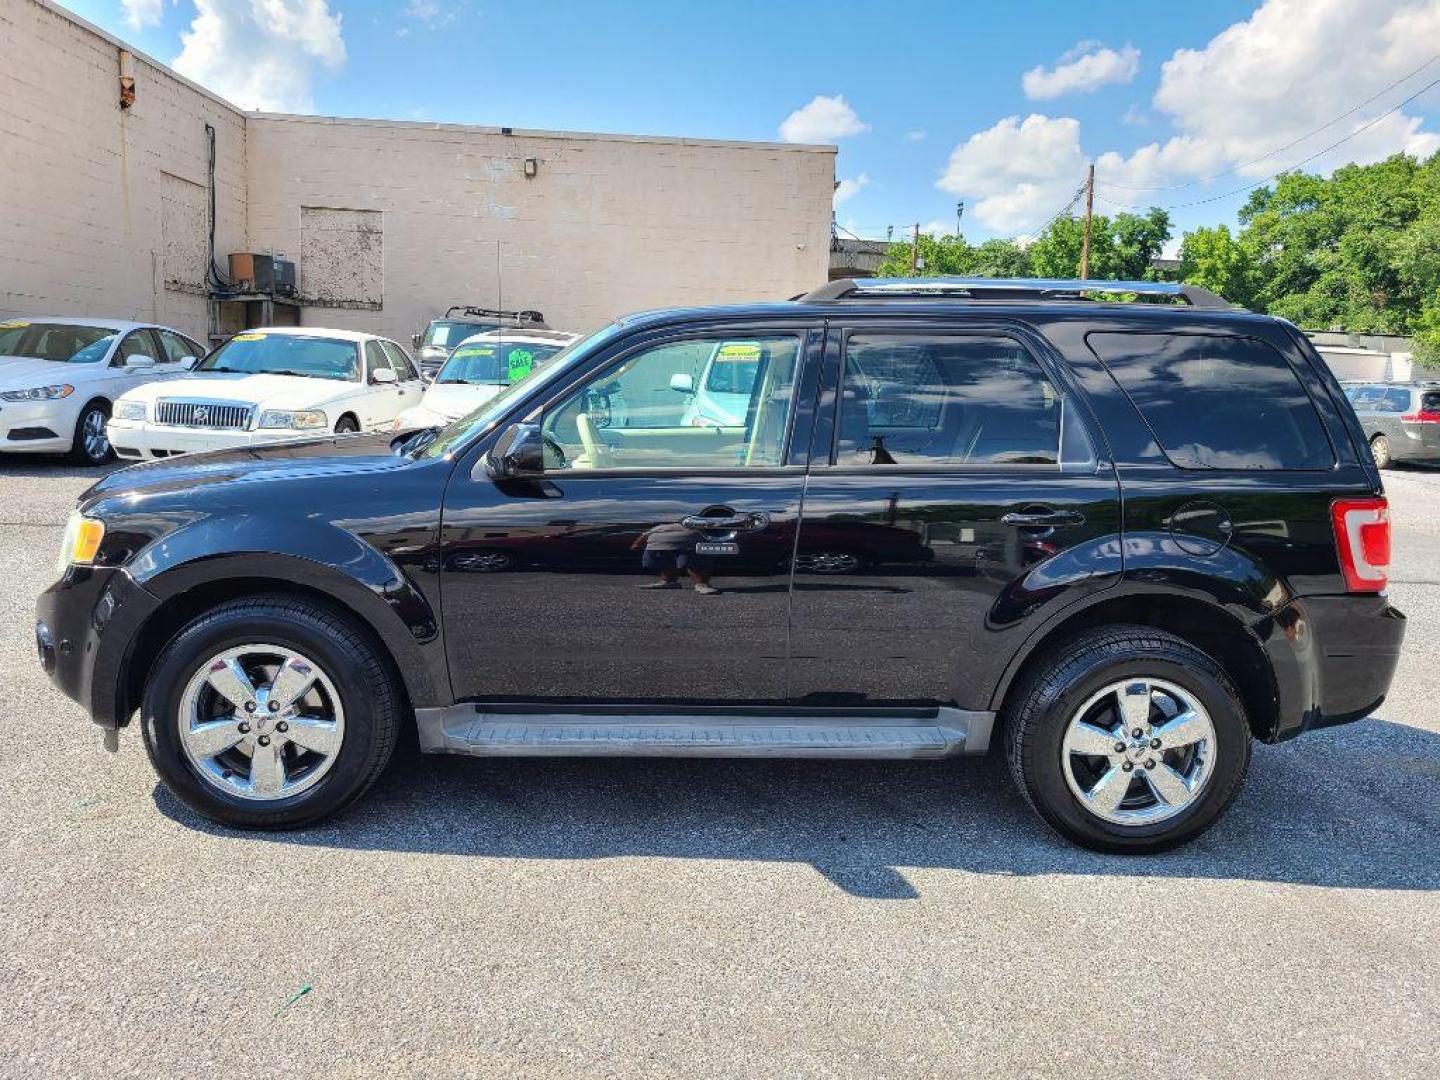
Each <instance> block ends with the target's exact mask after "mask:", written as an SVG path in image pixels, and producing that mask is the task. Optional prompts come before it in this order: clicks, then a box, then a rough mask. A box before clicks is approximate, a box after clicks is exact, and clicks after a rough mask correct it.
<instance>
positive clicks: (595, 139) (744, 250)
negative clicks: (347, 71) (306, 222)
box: [247, 115, 835, 341]
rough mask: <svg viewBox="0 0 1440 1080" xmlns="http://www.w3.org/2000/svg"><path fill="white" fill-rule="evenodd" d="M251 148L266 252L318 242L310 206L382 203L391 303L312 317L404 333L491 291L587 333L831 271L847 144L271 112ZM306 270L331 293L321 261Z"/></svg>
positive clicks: (255, 216)
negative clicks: (841, 154)
mask: <svg viewBox="0 0 1440 1080" xmlns="http://www.w3.org/2000/svg"><path fill="white" fill-rule="evenodd" d="M527 158H533V159H535V162H536V166H535V176H534V177H533V178H532V177H527V176H526V175H525V161H526V159H527ZM247 163H248V168H249V197H250V238H251V241H252V242H253V243H255V244H257V245H258V248H257V250H262V251H265V250H269V249H271V248H274V249H276V250H279V251H284V252H286V253H287V254H289V253H294V252H298V251H300V250H301V242H300V223H301V218H302V208H314V207H329V208H335V209H347V210H368V211H378V212H379V213H380V215H381V219H382V223H383V224H382V230H383V265H384V306H383V309H382V310H380V311H362V310H346V309H307V310H306V312H305V315H304V321H305V322H307V323H310V324H316V325H318V324H320V323H322V322H324V323H327V324H330V325H336V326H343V327H347V328H352V329H365V330H375V331H378V332H381V333H385V334H387V335H389V336H391V337H394V338H396V339H397V340H402V341H404V340H408V336H409V335H410V334H411V333H413V332H414V331H416V330H418V329H419V328H420V327H421V326H422V325H423V324H424V322H425V321H426V320H427V319H429V318H431V317H432V316H433V315H436V314H439V313H440V312H442V311H443V310H444V309H445V308H446V307H447V306H449V305H450V304H456V303H476V304H481V305H483V306H487V307H489V306H496V305H497V304H503V306H505V307H525V308H538V309H539V310H541V311H543V312H544V313H545V315H546V318H547V320H548V321H549V322H550V324H551V325H552V326H555V327H557V328H564V329H573V330H585V329H590V328H593V327H596V326H598V325H600V324H601V323H603V322H604V321H606V320H608V319H610V318H613V317H614V316H616V315H620V314H624V313H626V312H629V311H634V310H637V309H640V308H650V307H661V306H668V305H673V304H715V303H728V302H735V301H742V300H753V299H783V298H785V297H787V296H793V295H794V294H795V293H797V292H800V291H803V290H804V289H807V288H812V287H814V286H816V285H819V284H821V283H823V282H824V281H825V280H826V277H827V273H828V265H829V220H830V196H831V189H832V187H833V178H834V167H835V166H834V150H833V149H832V148H829V147H794V146H779V145H773V144H764V143H736V142H718V141H705V140H680V139H655V138H644V137H635V136H623V135H595V134H573V133H564V134H562V133H546V132H529V131H516V132H514V133H513V134H510V135H506V134H503V133H502V132H501V131H500V129H498V128H477V127H462V126H457V125H437V124H417V123H402V122H394V121H375V120H341V119H333V118H326V117H313V116H304V117H302V116H269V115H258V116H251V117H250V120H249V126H248V156H247ZM497 245H498V247H497ZM300 283H301V291H302V292H303V293H305V294H307V295H320V294H321V293H322V290H321V289H320V288H317V287H316V286H317V285H318V284H319V283H317V282H314V281H313V280H312V281H310V282H309V283H307V279H306V267H305V266H303V265H302V266H301V267H300Z"/></svg>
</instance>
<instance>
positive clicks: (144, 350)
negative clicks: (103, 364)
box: [111, 330, 160, 367]
mask: <svg viewBox="0 0 1440 1080" xmlns="http://www.w3.org/2000/svg"><path fill="white" fill-rule="evenodd" d="M132 356H148V357H149V358H150V359H151V360H154V361H155V362H156V363H157V364H158V363H159V362H160V356H159V354H158V353H157V352H156V351H155V339H154V338H153V337H151V336H150V331H149V330H132V331H130V333H128V334H126V335H125V339H124V340H123V341H121V342H120V348H118V349H116V350H115V359H114V360H113V361H111V363H112V364H114V365H115V366H117V367H118V366H119V365H122V364H124V363H125V361H126V360H128V359H129V358H130V357H132Z"/></svg>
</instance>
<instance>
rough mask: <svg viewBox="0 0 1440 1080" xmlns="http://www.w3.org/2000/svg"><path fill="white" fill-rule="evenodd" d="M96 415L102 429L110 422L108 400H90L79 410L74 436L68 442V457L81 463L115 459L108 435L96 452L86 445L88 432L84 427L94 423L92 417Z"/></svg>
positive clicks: (87, 463) (97, 463) (100, 463)
mask: <svg viewBox="0 0 1440 1080" xmlns="http://www.w3.org/2000/svg"><path fill="white" fill-rule="evenodd" d="M96 415H98V416H99V417H100V421H99V423H100V427H101V429H102V430H103V429H104V426H105V425H106V424H108V423H109V422H110V403H109V402H108V401H91V402H89V403H88V404H86V406H85V407H84V408H83V409H81V410H80V415H79V417H78V418H77V419H76V420H75V436H74V439H73V440H72V442H71V443H70V458H71V460H73V461H75V462H78V463H79V464H81V465H106V464H108V463H110V462H111V461H113V460H115V448H114V447H113V446H111V445H110V439H109V436H108V435H107V436H106V438H105V440H104V446H103V448H102V449H100V450H99V452H98V453H95V452H93V451H92V449H90V448H87V447H86V439H87V434H88V432H87V431H86V428H87V426H89V425H91V424H94V423H95V420H94V419H92V418H93V417H95V416H96Z"/></svg>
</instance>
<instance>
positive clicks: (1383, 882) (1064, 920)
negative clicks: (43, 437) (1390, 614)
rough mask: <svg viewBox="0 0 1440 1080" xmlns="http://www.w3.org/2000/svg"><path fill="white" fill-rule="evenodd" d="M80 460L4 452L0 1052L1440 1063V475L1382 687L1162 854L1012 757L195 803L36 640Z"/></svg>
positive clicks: (1066, 1063)
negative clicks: (1115, 838) (234, 827)
mask: <svg viewBox="0 0 1440 1080" xmlns="http://www.w3.org/2000/svg"><path fill="white" fill-rule="evenodd" d="M92 475H93V474H87V473H86V472H84V471H82V470H75V469H71V468H68V467H65V466H63V465H56V464H51V463H35V464H22V465H15V464H4V465H0V560H3V565H4V567H5V571H4V573H5V581H6V588H5V590H4V592H3V596H0V665H3V667H4V669H5V671H6V672H7V676H6V679H5V687H6V693H5V695H4V697H3V699H0V807H3V809H4V824H5V828H4V832H3V838H0V844H3V850H4V853H5V856H4V860H3V863H4V865H3V873H0V993H3V996H4V1000H5V1003H6V1004H5V1008H4V1011H3V1015H0V1074H3V1075H9V1076H19V1075H39V1074H48V1075H64V1076H91V1075H95V1076H99V1075H107V1076H113V1075H121V1076H128V1075H143V1076H156V1075H194V1074H198V1073H201V1072H207V1071H209V1072H213V1073H214V1074H215V1075H224V1076H252V1075H254V1076H265V1075H272V1074H276V1073H282V1072H285V1073H288V1072H301V1071H304V1072H306V1073H310V1074H314V1075H326V1076H328V1075H341V1076H348V1075H426V1076H446V1075H476V1076H481V1075H494V1074H518V1075H532V1076H544V1077H556V1076H567V1075H586V1076H592V1075H621V1074H639V1073H645V1074H658V1075H684V1076H702V1075H706V1076H708V1075H715V1076H744V1077H749V1076H815V1075H818V1076H876V1075H881V1074H903V1075H942V1074H944V1075H965V1076H1016V1075H1022V1076H1031V1077H1060V1076H1064V1077H1067V1078H1073V1077H1078V1076H1104V1077H1107V1078H1109V1080H1115V1078H1119V1077H1126V1076H1233V1075H1242V1074H1243V1075H1250V1076H1254V1075H1267V1076H1306V1077H1317V1076H1336V1077H1352V1076H1357V1075H1364V1076H1407V1077H1408V1076H1416V1077H1419V1076H1429V1077H1433V1076H1436V1075H1440V1051H1437V1044H1436V1039H1435V1033H1436V1028H1437V1021H1440V902H1437V897H1440V893H1437V890H1440V720H1437V718H1436V713H1435V710H1434V703H1435V702H1436V701H1437V699H1440V664H1437V663H1436V659H1437V657H1440V472H1437V473H1427V472H1420V471H1413V470H1410V471H1402V472H1392V473H1390V474H1388V476H1387V484H1388V487H1389V491H1390V496H1391V501H1392V508H1393V514H1394V519H1395V522H1396V530H1395V542H1396V567H1395V571H1394V573H1393V575H1392V580H1393V581H1394V583H1395V584H1394V587H1393V591H1394V594H1395V596H1396V600H1397V603H1398V604H1399V606H1400V607H1401V608H1402V609H1403V610H1404V611H1405V612H1406V614H1407V615H1408V616H1409V618H1410V624H1409V626H1410V628H1409V639H1408V641H1407V653H1406V656H1405V658H1404V659H1403V660H1402V664H1401V669H1400V674H1399V677H1398V680H1397V682H1396V684H1395V688H1394V694H1393V696H1392V698H1391V699H1390V701H1388V702H1387V703H1386V704H1385V706H1384V708H1383V709H1382V710H1381V712H1380V714H1379V715H1377V716H1376V717H1374V718H1372V719H1369V720H1366V721H1363V722H1361V723H1358V724H1354V725H1351V726H1349V727H1346V728H1342V729H1338V730H1335V731H1333V732H1328V733H1324V734H1320V735H1316V736H1314V737H1310V738H1305V739H1301V740H1299V741H1297V742H1294V743H1290V744H1288V745H1284V746H1278V747H1263V746H1262V747H1258V748H1257V752H1256V755H1255V759H1254V764H1253V766H1252V770H1251V775H1250V781H1249V784H1248V786H1247V789H1246V792H1245V793H1244V795H1243V796H1242V797H1241V799H1240V801H1239V802H1238V803H1237V805H1236V806H1235V807H1234V808H1233V809H1232V810H1231V812H1230V814H1229V815H1228V817H1227V818H1225V819H1224V820H1223V821H1222V823H1221V824H1220V825H1219V826H1218V827H1217V828H1215V829H1214V830H1212V831H1211V832H1210V833H1209V834H1207V836H1206V837H1204V838H1203V839H1202V840H1201V841H1200V842H1199V843H1196V844H1194V845H1192V846H1191V847H1189V848H1187V849H1185V850H1183V851H1180V852H1178V853H1175V854H1171V855H1167V856H1163V857H1159V858H1154V859H1147V860H1127V859H1122V858H1117V857H1106V856H1100V855H1093V854H1089V853H1085V852H1082V851H1079V850H1077V849H1075V848H1072V847H1069V846H1068V845H1066V844H1065V843H1063V842H1061V841H1060V840H1058V839H1056V838H1055V837H1053V836H1051V835H1050V834H1049V833H1048V832H1047V831H1046V830H1045V829H1044V828H1043V827H1042V826H1041V825H1040V824H1039V823H1038V821H1037V820H1036V819H1035V818H1033V817H1032V815H1031V814H1030V813H1029V811H1028V810H1027V809H1026V808H1025V807H1024V805H1023V804H1022V802H1021V801H1020V799H1019V797H1018V796H1017V795H1016V794H1015V792H1014V791H1013V789H1012V788H1011V786H1010V783H1009V781H1008V777H1007V776H1006V774H1005V772H1004V769H1003V766H1002V763H1001V762H1000V761H999V760H998V758H991V759H987V760H985V761H968V760H967V761H959V762H954V763H942V764H913V765H909V764H886V763H873V764H871V763H865V764H845V763H839V764H815V763H779V762H759V763H755V762H704V761H674V762H667V761H618V762H603V761H578V762H545V761H523V760H522V761H515V760H510V761H495V762H483V761H466V760H460V759H427V758H421V757H420V756H419V755H418V753H416V752H415V751H414V750H413V749H411V750H407V751H405V752H404V753H402V755H401V757H400V758H399V759H398V760H397V761H396V762H395V763H394V764H393V765H392V767H391V768H390V770H389V772H388V773H387V775H386V776H385V778H384V779H383V780H382V781H381V783H380V785H379V787H378V788H377V789H376V790H375V791H374V792H372V793H371V795H370V796H369V797H368V798H367V799H366V800H364V801H363V802H362V803H361V804H360V805H359V806H358V807H356V808H355V809H354V810H353V811H351V812H350V813H349V814H347V815H346V816H344V817H342V818H341V819H340V820H338V821H336V822H333V823H331V824H329V825H327V826H325V827H322V828H318V829H314V830H311V831H308V832H303V833H299V834H288V835H270V836H264V835H246V834H239V833H233V832H229V831H226V830H223V829H219V828H216V827H214V826H211V825H209V824H207V823H205V822H203V821H201V820H199V819H197V818H196V817H194V816H193V815H191V814H190V813H189V812H188V811H187V810H185V809H184V808H183V807H182V806H180V805H179V804H178V803H177V802H176V801H175V800H173V799H171V798H170V797H169V796H168V795H167V794H166V793H165V791H164V790H162V789H161V788H159V787H158V786H157V784H156V782H155V780H154V777H153V774H152V773H151V771H150V768H149V765H148V763H147V762H146V760H145V754H144V751H143V749H142V747H141V746H140V743H139V740H138V738H136V737H135V735H134V734H132V733H128V732H127V733H126V735H125V736H124V737H123V738H122V742H121V750H120V753H119V754H118V755H113V756H111V755H106V754H104V753H103V752H102V751H101V750H100V737H99V732H98V729H96V728H95V727H94V726H93V725H92V724H91V723H90V722H89V720H88V719H86V717H85V716H84V715H83V713H82V712H81V710H80V709H79V708H78V707H77V706H74V705H72V704H70V703H69V702H68V701H67V700H65V699H64V698H62V697H61V695H60V694H59V693H57V692H55V691H53V690H52V689H51V688H50V686H49V684H48V682H47V680H46V679H45V677H44V676H43V674H42V673H41V671H40V670H39V668H38V666H37V665H36V663H35V660H34V651H33V646H32V635H31V625H32V617H33V604H34V598H35V595H36V593H37V592H38V591H39V590H40V589H41V588H42V587H43V586H44V585H45V583H46V582H47V581H48V580H49V578H50V576H51V575H52V573H53V561H54V557H55V552H56V549H57V547H58V545H59V541H60V532H61V523H62V522H63V519H64V515H65V513H66V512H67V511H68V509H69V507H70V505H71V503H72V502H73V499H74V497H75V495H77V494H78V493H79V492H80V491H82V490H83V489H84V487H85V486H86V485H87V484H88V483H89V482H90V479H91V478H92ZM306 988H308V991H306ZM302 991H305V992H303V993H302Z"/></svg>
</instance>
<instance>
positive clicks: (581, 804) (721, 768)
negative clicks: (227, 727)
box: [154, 719, 1440, 900]
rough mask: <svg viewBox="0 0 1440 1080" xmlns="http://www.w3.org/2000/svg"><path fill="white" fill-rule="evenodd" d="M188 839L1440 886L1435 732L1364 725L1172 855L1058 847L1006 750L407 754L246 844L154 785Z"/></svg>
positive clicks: (1269, 761)
mask: <svg viewBox="0 0 1440 1080" xmlns="http://www.w3.org/2000/svg"><path fill="white" fill-rule="evenodd" d="M154 798H155V801H156V804H157V805H158V806H159V808H160V810H161V811H162V812H163V813H165V814H166V815H167V816H169V817H171V818H172V819H174V820H176V821H178V822H180V823H181V824H183V825H185V826H186V827H188V828H192V829H197V830H200V831H204V832H209V833H214V834H217V835H224V836H229V837H236V836H245V837H248V838H250V839H252V840H254V841H256V842H269V843H283V844H302V845H307V846H316V847H335V848H350V849H361V850H365V849H371V850H396V851H410V852H433V853H437V854H446V855H470V856H477V857H505V858H524V859H605V858H624V857H659V858H677V859H685V858H698V859H747V860H757V861H764V862H797V863H808V864H809V865H810V866H812V867H814V869H815V870H816V871H818V872H819V873H821V874H823V875H824V876H825V877H826V878H827V879H828V880H830V881H831V882H833V883H834V884H835V885H836V886H837V887H839V888H840V889H843V890H844V891H845V892H847V893H849V894H851V895H854V896H858V897H866V898H874V899H891V900H903V899H915V898H917V897H918V896H919V895H920V894H919V892H918V891H917V888H916V886H915V885H914V884H912V882H911V880H910V879H909V878H908V877H907V876H906V870H907V869H911V868H915V869H950V870H961V871H968V872H971V873H980V874H1005V875H1032V874H1084V875H1117V876H1133V877H1190V878H1211V879H1233V880H1236V881H1268V882H1285V883H1293V884H1301V885H1322V886H1331V887H1341V888H1359V889H1437V888H1440V735H1436V734H1433V733H1431V732H1427V731H1422V730H1420V729H1417V728H1413V727H1409V726H1406V725H1402V724H1395V723H1389V722H1386V721H1384V720H1379V719H1370V720H1365V721H1362V722H1360V723H1357V724H1353V725H1349V726H1346V727H1343V728H1337V729H1334V730H1331V731H1325V732H1319V733H1316V734H1314V735H1311V736H1308V737H1306V738H1302V739H1300V740H1297V741H1295V742H1291V743H1287V744H1284V745H1282V746H1273V747H1272V746H1261V745H1258V744H1257V745H1256V748H1255V757H1254V760H1253V762H1252V765H1251V770H1250V776H1249V779H1248V781H1247V783H1246V786H1245V790H1244V792H1242V794H1241V796H1240V798H1239V800H1238V801H1237V802H1236V804H1235V805H1234V806H1233V807H1232V808H1231V809H1230V812H1229V813H1228V814H1227V815H1226V816H1225V818H1223V819H1222V820H1221V821H1220V823H1219V824H1217V825H1216V826H1215V827H1214V828H1213V829H1211V830H1210V831H1209V832H1208V833H1206V834H1205V835H1204V836H1203V837H1201V838H1200V839H1199V840H1197V841H1196V842H1194V843H1192V844H1190V845H1189V846H1187V847H1185V848H1182V849H1180V850H1179V851H1175V852H1171V853H1168V854H1165V855H1159V856H1152V857H1142V858H1133V857H1123V856H1109V855H1099V854H1095V853H1093V852H1088V851H1084V850H1081V849H1079V848H1076V847H1073V846H1071V845H1070V844H1068V843H1066V842H1065V841H1063V840H1061V839H1060V838H1059V837H1057V836H1054V835H1052V834H1051V833H1050V832H1049V831H1048V830H1047V829H1046V828H1045V827H1044V826H1043V825H1042V824H1041V823H1040V822H1039V821H1038V819H1036V818H1035V817H1034V815H1033V814H1032V813H1031V812H1030V810H1029V808H1028V807H1027V806H1026V805H1025V804H1024V802H1023V800H1022V799H1021V798H1020V797H1019V795H1018V794H1017V793H1016V791H1015V788H1014V786H1013V785H1012V784H1011V782H1010V778H1009V775H1008V772H1007V770H1006V768H1005V765H1004V762H1003V760H1002V759H1001V757H1000V755H999V754H998V753H996V752H993V750H992V753H991V754H990V755H989V756H988V757H986V758H984V759H979V760H976V759H958V760H955V761H944V762H814V761H735V760H728V761H727V760H643V759H513V758H512V759H488V760H483V759H465V758H444V757H424V756H422V755H420V754H419V752H418V751H417V750H416V749H415V748H414V747H413V745H410V746H405V747H404V748H403V749H402V750H401V751H399V752H397V755H396V759H395V760H394V761H393V762H392V764H391V766H390V768H389V769H388V770H387V771H386V773H385V775H384V776H383V777H382V778H381V780H380V782H379V783H378V784H377V785H376V787H375V789H374V790H372V791H371V792H370V794H369V795H368V796H366V797H365V798H364V799H363V800H362V801H361V802H360V803H359V804H357V805H356V806H355V807H354V808H352V809H351V810H350V811H348V812H347V813H346V814H344V815H342V816H341V817H340V818H338V819H336V820H334V821H330V822H327V823H325V824H324V825H321V826H318V827H315V828H311V829H307V830H302V831H297V832H284V833H237V832H234V831H233V830H229V829H226V828H223V827H221V826H217V825H214V824H212V823H210V822H207V821H205V820H203V819H201V818H199V817H197V816H196V815H195V814H193V813H192V812H191V811H190V810H189V809H188V808H187V807H185V806H184V805H183V804H181V803H180V802H179V801H178V800H176V799H175V798H174V797H173V796H172V795H170V793H169V792H168V791H167V790H166V789H165V788H163V787H161V786H159V785H157V786H156V789H155V795H154Z"/></svg>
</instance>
